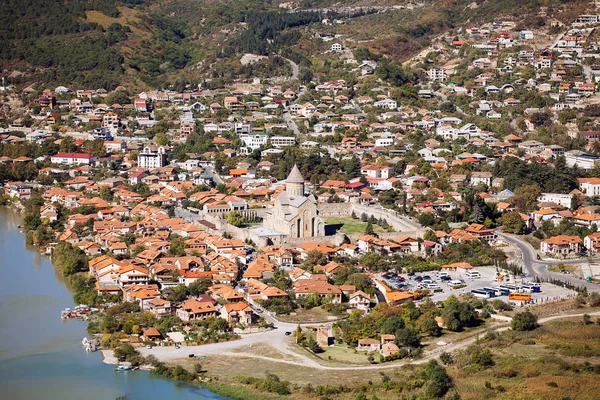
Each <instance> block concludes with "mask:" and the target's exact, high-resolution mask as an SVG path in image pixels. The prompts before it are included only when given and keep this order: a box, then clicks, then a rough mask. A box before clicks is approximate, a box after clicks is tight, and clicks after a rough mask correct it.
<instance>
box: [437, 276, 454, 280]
mask: <svg viewBox="0 0 600 400" xmlns="http://www.w3.org/2000/svg"><path fill="white" fill-rule="evenodd" d="M440 279H441V280H443V281H451V280H452V278H451V277H450V276H448V275H446V276H442V277H441V278H440Z"/></svg>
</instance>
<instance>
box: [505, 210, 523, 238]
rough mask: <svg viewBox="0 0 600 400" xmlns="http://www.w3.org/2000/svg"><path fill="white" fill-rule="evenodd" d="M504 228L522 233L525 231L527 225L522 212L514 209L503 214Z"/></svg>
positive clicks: (511, 231) (506, 230)
mask: <svg viewBox="0 0 600 400" xmlns="http://www.w3.org/2000/svg"><path fill="white" fill-rule="evenodd" d="M502 229H503V230H504V231H505V232H508V233H514V234H518V235H521V234H523V233H525V229H526V225H525V222H524V221H523V218H521V214H519V213H518V212H516V211H513V212H509V213H506V214H504V215H503V216H502Z"/></svg>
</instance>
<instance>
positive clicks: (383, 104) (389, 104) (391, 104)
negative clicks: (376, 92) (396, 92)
mask: <svg viewBox="0 0 600 400" xmlns="http://www.w3.org/2000/svg"><path fill="white" fill-rule="evenodd" d="M373 105H374V106H375V107H377V108H387V109H389V110H396V109H398V103H397V102H396V100H392V99H383V100H379V101H376V102H375V103H374V104H373Z"/></svg>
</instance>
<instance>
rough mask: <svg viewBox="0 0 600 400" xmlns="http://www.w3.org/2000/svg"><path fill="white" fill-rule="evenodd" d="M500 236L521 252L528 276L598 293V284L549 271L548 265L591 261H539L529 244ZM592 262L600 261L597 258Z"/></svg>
mask: <svg viewBox="0 0 600 400" xmlns="http://www.w3.org/2000/svg"><path fill="white" fill-rule="evenodd" d="M499 235H500V236H501V237H502V238H503V239H504V240H506V241H507V242H508V243H510V244H512V245H514V246H516V247H517V248H518V249H519V250H520V251H521V258H522V260H523V266H524V267H525V270H526V271H527V275H528V276H529V277H531V278H533V277H535V276H537V277H539V278H540V280H542V281H545V280H548V279H559V280H561V281H563V282H568V283H571V284H573V285H575V286H580V287H585V288H587V290H588V291H593V292H597V291H598V290H599V289H600V287H599V286H598V284H596V283H592V282H587V281H585V280H584V279H579V278H577V277H575V276H572V275H569V274H561V273H558V272H552V271H548V268H547V267H546V266H547V265H555V264H560V263H562V264H581V263H582V262H587V261H589V260H587V259H585V260H564V261H561V260H540V261H538V260H537V252H536V251H535V249H534V248H533V247H532V246H531V245H530V244H529V243H527V242H526V241H525V240H523V239H521V238H518V237H516V236H513V235H507V234H503V233H499ZM592 261H600V260H599V259H597V258H595V259H592Z"/></svg>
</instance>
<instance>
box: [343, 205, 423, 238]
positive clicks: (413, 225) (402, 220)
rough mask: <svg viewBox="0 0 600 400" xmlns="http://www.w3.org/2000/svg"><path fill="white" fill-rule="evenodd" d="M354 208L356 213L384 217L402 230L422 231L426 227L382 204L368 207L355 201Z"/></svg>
mask: <svg viewBox="0 0 600 400" xmlns="http://www.w3.org/2000/svg"><path fill="white" fill-rule="evenodd" d="M352 210H353V211H354V212H355V213H356V215H360V214H362V213H365V214H367V215H373V216H374V217H375V218H377V219H379V218H384V219H386V220H387V221H388V223H389V224H390V225H391V226H392V227H394V229H396V230H398V231H400V232H420V231H423V230H424V229H425V228H423V226H421V224H419V223H418V222H415V221H413V220H411V219H410V218H408V217H405V216H402V215H400V214H398V213H396V211H394V210H389V209H387V208H382V207H381V206H371V207H367V206H363V205H361V204H354V203H353V204H352Z"/></svg>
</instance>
